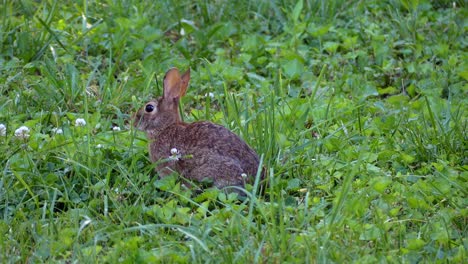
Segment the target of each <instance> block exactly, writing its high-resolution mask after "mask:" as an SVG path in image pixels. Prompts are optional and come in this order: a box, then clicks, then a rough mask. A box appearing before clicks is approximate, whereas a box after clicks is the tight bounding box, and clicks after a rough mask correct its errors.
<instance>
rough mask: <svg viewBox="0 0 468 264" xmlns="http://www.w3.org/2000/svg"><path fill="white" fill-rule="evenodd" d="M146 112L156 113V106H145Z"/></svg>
mask: <svg viewBox="0 0 468 264" xmlns="http://www.w3.org/2000/svg"><path fill="white" fill-rule="evenodd" d="M145 111H146V112H148V113H151V112H153V111H154V105H152V104H147V105H146V106H145Z"/></svg>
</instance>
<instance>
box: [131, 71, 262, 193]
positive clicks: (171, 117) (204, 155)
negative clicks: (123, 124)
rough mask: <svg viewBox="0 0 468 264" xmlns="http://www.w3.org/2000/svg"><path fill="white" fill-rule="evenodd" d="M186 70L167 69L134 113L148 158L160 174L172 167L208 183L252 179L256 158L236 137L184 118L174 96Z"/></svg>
mask: <svg viewBox="0 0 468 264" xmlns="http://www.w3.org/2000/svg"><path fill="white" fill-rule="evenodd" d="M189 80H190V69H189V70H187V72H185V73H184V74H183V75H182V76H181V75H180V73H179V70H178V69H176V68H172V69H170V70H169V71H167V73H166V75H165V76H164V84H163V90H164V91H163V96H162V97H160V98H159V99H157V100H152V101H150V102H148V103H147V104H146V105H145V107H143V108H142V109H140V110H139V111H138V113H137V114H136V120H135V126H136V127H138V128H139V129H140V130H143V131H146V133H147V135H148V138H149V140H150V141H151V143H150V145H149V151H150V157H151V161H152V162H160V164H158V166H157V167H156V170H157V172H158V173H159V175H160V176H161V177H165V176H167V175H169V174H171V173H172V172H174V171H175V172H177V173H179V174H180V175H181V176H182V177H184V178H187V179H188V180H190V181H197V182H200V181H202V180H206V179H207V180H210V181H212V182H213V184H214V186H216V187H218V188H224V187H226V186H243V185H244V182H248V183H252V182H253V179H254V177H255V175H256V174H257V170H258V166H259V159H258V156H257V154H256V153H255V151H253V150H252V149H251V148H250V147H249V146H248V145H247V144H246V143H245V142H244V141H243V140H242V139H240V138H239V137H238V136H237V135H236V134H234V133H232V132H231V131H229V130H228V129H226V128H224V127H223V126H220V125H216V124H213V123H210V122H194V123H185V122H182V121H181V119H180V114H179V100H180V98H181V97H182V96H184V95H185V92H186V91H187V87H188V83H189Z"/></svg>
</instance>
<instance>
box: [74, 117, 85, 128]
mask: <svg viewBox="0 0 468 264" xmlns="http://www.w3.org/2000/svg"><path fill="white" fill-rule="evenodd" d="M75 126H86V120H84V119H83V118H77V119H76V120H75Z"/></svg>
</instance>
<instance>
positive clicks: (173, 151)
mask: <svg viewBox="0 0 468 264" xmlns="http://www.w3.org/2000/svg"><path fill="white" fill-rule="evenodd" d="M178 153H179V151H178V150H177V149H176V148H171V154H172V155H177V154H178Z"/></svg>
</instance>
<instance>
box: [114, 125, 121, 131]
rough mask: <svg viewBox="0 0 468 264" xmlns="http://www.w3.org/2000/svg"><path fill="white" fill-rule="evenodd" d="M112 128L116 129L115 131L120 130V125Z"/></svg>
mask: <svg viewBox="0 0 468 264" xmlns="http://www.w3.org/2000/svg"><path fill="white" fill-rule="evenodd" d="M112 130H114V131H120V127H118V126H114V127H113V128H112Z"/></svg>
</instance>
